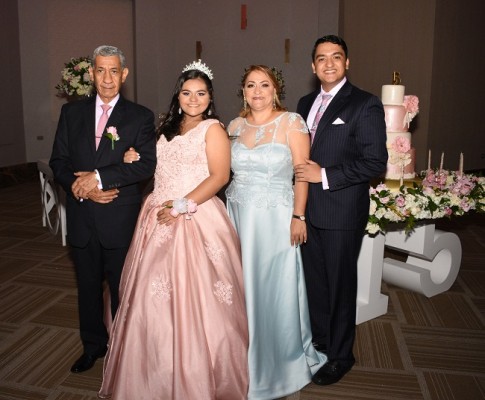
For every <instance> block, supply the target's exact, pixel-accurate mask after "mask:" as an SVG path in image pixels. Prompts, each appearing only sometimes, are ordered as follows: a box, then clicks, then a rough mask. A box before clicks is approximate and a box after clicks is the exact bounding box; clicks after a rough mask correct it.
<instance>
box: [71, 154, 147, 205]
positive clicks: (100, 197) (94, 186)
mask: <svg viewBox="0 0 485 400" xmlns="http://www.w3.org/2000/svg"><path fill="white" fill-rule="evenodd" d="M140 158H141V156H140V153H138V152H137V151H136V150H135V149H134V148H133V147H130V148H129V149H128V150H127V151H126V152H125V154H124V157H123V162H124V163H129V164H131V163H133V162H135V161H140ZM74 175H76V176H77V179H76V180H75V181H74V183H73V184H72V186H71V190H72V194H73V195H74V197H75V198H76V200H79V201H82V200H84V199H86V200H87V199H89V200H92V201H94V202H96V203H101V204H106V203H111V202H112V201H113V200H114V199H116V198H117V197H118V193H119V190H118V189H110V190H101V189H99V188H98V183H99V182H98V180H97V179H96V173H95V172H94V171H93V172H86V171H80V172H75V173H74Z"/></svg>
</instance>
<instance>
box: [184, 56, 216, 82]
mask: <svg viewBox="0 0 485 400" xmlns="http://www.w3.org/2000/svg"><path fill="white" fill-rule="evenodd" d="M192 69H197V70H199V71H201V72H203V73H204V74H206V75H207V77H208V78H209V79H210V80H212V79H214V75H212V71H211V70H210V69H209V67H208V66H207V65H205V64H204V63H203V62H202V60H201V59H200V58H199V59H198V60H197V61H194V62H193V63H190V64H187V65H186V66H185V68H184V69H183V70H182V72H186V71H190V70H192Z"/></svg>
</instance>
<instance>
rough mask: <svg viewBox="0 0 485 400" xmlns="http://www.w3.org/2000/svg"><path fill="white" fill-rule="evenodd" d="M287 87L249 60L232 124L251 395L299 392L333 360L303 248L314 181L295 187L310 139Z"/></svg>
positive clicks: (233, 208) (231, 200)
mask: <svg viewBox="0 0 485 400" xmlns="http://www.w3.org/2000/svg"><path fill="white" fill-rule="evenodd" d="M280 91H281V85H280V83H279V82H278V80H277V78H276V76H275V75H274V73H273V72H272V70H271V69H269V68H268V67H266V66H263V65H256V66H251V67H249V68H248V69H247V70H246V73H245V74H244V76H243V80H242V92H243V95H244V110H243V111H242V112H241V116H240V117H238V118H236V119H235V120H233V121H231V123H230V124H229V126H228V131H229V135H230V136H231V139H233V141H232V149H231V168H232V170H233V172H234V177H233V180H232V182H231V184H230V186H229V187H228V189H227V191H226V196H227V208H228V212H229V216H230V218H231V219H232V221H233V223H234V225H235V227H236V230H237V232H238V234H239V237H240V240H241V250H242V261H243V274H244V287H245V294H246V307H247V312H248V323H249V353H248V363H249V394H248V398H249V399H250V400H256V399H257V400H265V399H268V400H269V399H276V398H280V397H283V396H287V395H289V394H291V393H294V392H297V391H299V390H300V389H301V388H303V387H304V386H305V385H307V384H308V383H310V381H311V377H312V372H316V371H317V370H318V369H319V368H320V367H321V366H322V365H323V364H324V363H325V361H326V357H325V355H323V354H322V353H319V352H317V351H316V350H315V348H314V347H313V345H312V334H311V329H310V317H309V313H308V304H307V296H306V287H305V277H304V274H303V266H302V261H301V255H300V248H299V245H300V244H302V243H304V242H305V241H306V224H305V220H304V215H305V203H306V199H307V191H308V186H307V185H308V184H306V183H302V182H298V183H296V184H295V186H294V187H293V166H294V165H296V164H299V163H302V162H305V160H306V159H308V158H309V151H310V138H309V135H308V129H307V127H306V125H305V122H304V120H303V119H302V118H301V117H300V115H298V114H296V113H290V112H286V111H285V109H284V108H283V107H282V106H281V103H280V101H279V97H278V95H279V94H280Z"/></svg>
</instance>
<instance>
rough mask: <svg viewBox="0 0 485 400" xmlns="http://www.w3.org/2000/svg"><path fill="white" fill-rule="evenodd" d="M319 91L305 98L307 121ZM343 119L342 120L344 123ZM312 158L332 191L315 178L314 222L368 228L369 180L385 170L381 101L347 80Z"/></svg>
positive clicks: (301, 106)
mask: <svg viewBox="0 0 485 400" xmlns="http://www.w3.org/2000/svg"><path fill="white" fill-rule="evenodd" d="M319 93H320V90H317V91H315V92H313V93H310V94H308V95H306V96H304V97H302V98H301V99H300V101H299V102H298V106H297V112H298V113H299V114H300V115H301V116H302V117H303V118H304V119H305V120H306V119H307V117H308V113H309V112H310V109H311V107H312V104H313V102H314V100H315V98H316V97H317V96H318V94H319ZM340 121H341V122H343V123H339V122H340ZM310 158H311V159H312V160H313V161H315V162H316V163H318V164H319V165H320V166H321V167H324V168H325V171H326V174H327V178H328V182H329V188H330V189H329V190H323V189H322V185H321V183H311V184H310V188H309V193H308V204H307V216H308V219H309V222H310V223H311V224H312V225H314V226H315V227H317V228H320V229H341V230H350V229H363V228H364V227H365V225H366V222H367V218H368V213H369V181H370V180H371V179H373V178H377V177H379V176H381V175H382V174H383V173H384V172H385V170H386V162H387V149H386V125H385V121H384V109H383V106H382V103H381V101H380V100H379V99H378V98H377V97H376V96H374V95H372V94H370V93H368V92H365V91H363V90H360V89H359V88H357V87H355V86H353V85H352V84H351V83H350V82H349V81H347V82H346V83H345V84H344V86H342V88H341V89H340V90H339V92H338V93H337V94H336V96H335V97H334V98H333V99H332V101H331V102H330V104H329V106H328V108H327V109H326V110H325V113H324V114H323V116H322V118H321V120H320V122H319V124H318V128H317V131H316V134H315V139H314V141H313V144H312V147H311V150H310Z"/></svg>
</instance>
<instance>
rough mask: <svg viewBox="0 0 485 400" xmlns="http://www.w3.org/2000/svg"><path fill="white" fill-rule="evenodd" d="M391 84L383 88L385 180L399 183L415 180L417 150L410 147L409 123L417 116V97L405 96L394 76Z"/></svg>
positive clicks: (397, 77) (402, 88)
mask: <svg viewBox="0 0 485 400" xmlns="http://www.w3.org/2000/svg"><path fill="white" fill-rule="evenodd" d="M393 82H396V84H393V85H383V86H382V97H381V98H382V104H383V105H384V112H385V118H386V133H387V143H386V145H387V151H388V153H389V159H388V161H387V171H386V179H391V180H400V179H413V178H414V177H415V175H416V174H415V172H414V168H415V162H416V150H415V149H414V148H413V147H412V146H411V133H410V132H409V131H408V129H409V124H410V122H411V121H412V119H413V118H414V117H415V116H416V114H417V113H418V111H419V109H418V104H419V100H418V98H417V97H416V96H412V95H411V96H405V95H404V89H405V88H404V86H403V85H399V84H398V83H399V82H400V81H399V74H398V73H394V77H393Z"/></svg>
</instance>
